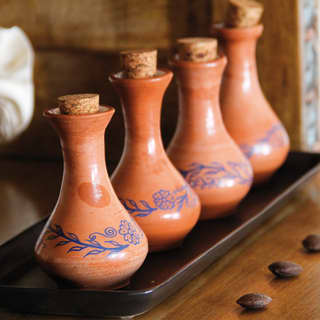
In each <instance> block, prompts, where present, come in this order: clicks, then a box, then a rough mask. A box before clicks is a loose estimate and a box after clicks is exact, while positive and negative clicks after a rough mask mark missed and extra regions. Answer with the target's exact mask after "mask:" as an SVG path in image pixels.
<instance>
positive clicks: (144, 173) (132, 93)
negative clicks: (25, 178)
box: [109, 70, 200, 251]
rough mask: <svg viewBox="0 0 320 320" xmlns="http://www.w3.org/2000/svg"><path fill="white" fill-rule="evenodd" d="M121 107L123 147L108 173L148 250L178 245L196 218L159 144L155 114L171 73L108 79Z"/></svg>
mask: <svg viewBox="0 0 320 320" xmlns="http://www.w3.org/2000/svg"><path fill="white" fill-rule="evenodd" d="M109 79H110V81H111V82H112V84H113V86H114V87H115V89H116V91H117V92H118V94H119V96H120V98H121V103H122V107H123V112H124V116H125V127H126V140H125V148H124V151H123V154H122V158H121V161H120V163H119V165H118V167H117V168H116V170H115V172H114V173H113V175H112V184H113V187H114V189H115V191H116V193H117V195H118V196H119V198H120V199H121V201H122V203H123V205H124V207H125V208H126V209H127V210H128V212H129V213H130V214H131V216H132V217H134V218H135V219H136V221H137V222H138V223H139V225H140V226H141V228H142V229H143V231H144V232H145V234H146V236H147V238H148V241H149V246H150V250H151V251H160V250H167V249H171V248H174V247H177V246H178V245H180V244H181V242H182V240H183V239H184V237H185V236H186V235H187V234H188V233H189V231H190V230H191V229H192V228H193V226H194V225H195V224H196V222H197V221H198V218H199V214H200V202H199V199H198V197H197V195H196V194H195V193H194V192H193V191H192V189H191V188H190V187H189V186H188V184H187V183H186V182H185V180H184V179H183V177H182V176H181V174H180V173H179V172H178V171H177V170H176V169H175V168H174V166H173V165H172V164H171V162H170V161H169V159H168V157H167V155H166V153H165V150H164V148H163V145H162V140H161V134H160V113H161V104H162V98H163V94H164V92H165V90H166V88H167V86H168V84H169V83H170V81H171V79H172V72H170V71H168V70H158V72H157V75H156V76H154V77H153V78H150V79H125V78H122V77H121V73H117V74H113V75H111V76H110V78H109Z"/></svg>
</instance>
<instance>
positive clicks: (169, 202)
mask: <svg viewBox="0 0 320 320" xmlns="http://www.w3.org/2000/svg"><path fill="white" fill-rule="evenodd" d="M152 198H153V201H154V204H155V205H156V206H157V207H158V208H159V209H161V210H170V209H172V208H174V206H175V199H174V196H173V195H172V194H171V192H170V191H168V190H163V189H161V190H159V191H158V192H155V193H154V194H153V195H152Z"/></svg>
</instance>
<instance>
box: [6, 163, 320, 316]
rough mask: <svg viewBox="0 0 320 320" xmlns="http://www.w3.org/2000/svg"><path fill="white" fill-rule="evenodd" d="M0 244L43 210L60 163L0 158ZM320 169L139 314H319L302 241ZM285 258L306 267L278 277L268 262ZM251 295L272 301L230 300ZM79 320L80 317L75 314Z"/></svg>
mask: <svg viewBox="0 0 320 320" xmlns="http://www.w3.org/2000/svg"><path fill="white" fill-rule="evenodd" d="M0 166H1V170H0V194H1V197H0V212H1V216H0V219H1V220H0V221H1V223H0V243H3V242H4V241H6V240H7V239H9V238H10V237H12V236H14V235H16V234H17V233H19V232H20V231H22V230H23V229H25V228H26V227H28V226H30V225H32V224H33V223H35V222H36V221H38V220H40V219H41V218H42V217H43V216H45V215H47V214H48V213H49V212H50V210H51V209H52V208H53V206H54V204H55V202H56V199H57V195H58V190H59V184H60V179H61V172H62V168H61V165H59V164H57V163H55V162H32V161H25V162H19V161H16V160H1V161H0ZM319 191H320V173H318V174H317V175H316V176H314V177H313V178H311V179H310V180H309V181H308V182H307V183H306V184H305V185H304V186H303V187H302V188H300V189H299V190H298V191H297V192H295V194H294V196H293V198H292V199H291V200H290V202H289V203H287V204H286V205H284V206H283V207H282V209H280V210H279V212H278V213H277V214H276V215H275V216H274V217H273V218H272V219H270V220H269V221H268V222H267V223H265V224H264V225H263V226H262V227H260V228H259V229H258V230H256V231H255V232H254V233H252V234H251V235H250V236H249V237H248V238H246V239H245V240H244V241H242V242H241V243H239V244H238V245H237V246H235V247H234V248H233V249H232V250H231V251H229V253H228V254H226V255H225V256H224V257H223V258H221V259H220V260H219V261H218V262H217V263H215V264H213V265H211V266H210V267H209V268H208V269H207V270H206V271H204V272H203V273H202V274H201V275H200V276H198V277H196V278H195V279H194V280H193V281H191V282H190V283H189V284H188V285H186V286H185V287H184V288H183V289H181V290H180V291H179V292H177V293H176V294H175V295H173V296H171V297H170V298H169V299H167V300H166V301H164V302H163V303H162V304H160V305H159V306H157V307H156V308H154V309H153V310H152V311H150V312H148V313H147V314H144V315H142V316H140V317H138V319H143V320H151V319H152V320H158V319H159V320H160V319H161V320H164V319H166V320H169V319H170V320H178V319H181V320H182V319H188V320H193V319H197V320H206V319H213V320H214V319H218V320H221V319H223V320H224V319H258V320H263V319H268V320H273V319H277V320H279V319H281V320H284V319H290V320H295V319H299V320H304V319H308V320H318V319H320V303H319V301H320V253H319V254H308V253H306V252H305V251H304V250H303V249H302V246H301V240H302V239H303V238H304V237H305V236H306V235H308V234H310V233H320V196H319ZM276 260H289V261H294V262H296V263H299V264H301V265H302V266H303V268H304V271H303V273H302V274H301V275H300V276H299V277H298V278H295V279H290V280H278V279H275V278H274V276H273V275H272V274H271V273H270V272H269V271H268V269H267V266H268V265H269V264H270V263H272V262H274V261H276ZM249 292H261V293H264V294H267V295H269V296H271V297H272V298H273V301H272V303H271V304H270V305H269V307H268V309H267V310H265V311H260V312H247V311H244V310H242V309H241V307H239V306H238V305H237V304H236V303H235V301H236V300H237V298H238V297H240V296H241V295H243V294H245V293H249ZM0 319H6V320H13V319H28V320H40V319H44V320H52V319H59V320H64V319H66V320H67V319H73V318H72V317H58V316H44V315H27V314H24V315H22V314H17V313H12V312H8V311H6V310H1V309H0ZM74 319H79V318H74Z"/></svg>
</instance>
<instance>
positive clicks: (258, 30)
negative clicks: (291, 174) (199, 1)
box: [214, 25, 289, 184]
mask: <svg viewBox="0 0 320 320" xmlns="http://www.w3.org/2000/svg"><path fill="white" fill-rule="evenodd" d="M262 31H263V26H262V25H258V26H254V27H250V28H239V29H238V28H219V27H216V28H214V32H215V33H218V35H219V37H220V38H221V39H222V42H223V47H224V51H225V53H226V55H227V57H228V65H227V68H226V71H225V73H224V76H223V81H222V88H221V108H222V115H223V120H224V123H225V125H226V128H227V130H228V132H229V133H230V135H231V136H232V137H233V139H234V140H235V141H236V142H237V144H238V145H239V146H240V148H241V150H242V151H243V152H244V154H245V155H246V156H247V158H248V159H249V160H250V162H251V165H252V168H253V172H254V183H255V184H259V183H261V182H264V181H266V180H267V179H268V178H269V177H270V176H271V175H272V174H273V173H274V172H275V171H276V170H277V169H278V168H279V167H280V166H281V165H282V164H283V162H284V161H285V159H286V157H287V154H288V151H289V138H288V135H287V133H286V130H285V128H284V127H283V125H282V124H281V122H280V120H279V119H278V117H277V116H276V114H275V112H274V111H273V110H272V108H271V106H270V105H269V103H268V101H267V100H266V98H265V96H264V94H263V92H262V90H261V87H260V83H259V80H258V74H257V67H256V56H255V55H256V43H257V40H258V38H259V37H260V36H261V34H262ZM275 72H277V71H276V70H275Z"/></svg>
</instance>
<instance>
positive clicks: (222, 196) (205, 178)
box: [167, 55, 252, 220]
mask: <svg viewBox="0 0 320 320" xmlns="http://www.w3.org/2000/svg"><path fill="white" fill-rule="evenodd" d="M172 65H173V67H174V68H175V71H176V76H177V82H178V90H179V118H178V124H177V129H176V132H175V134H174V137H173V139H172V141H171V142H170V144H169V147H168V150H167V153H168V155H169V158H170V160H171V161H172V163H173V164H174V165H175V166H176V168H178V169H179V171H180V172H181V173H182V175H183V176H184V178H185V179H186V181H187V182H188V183H189V185H190V186H191V187H192V188H193V189H194V191H195V192H196V193H197V194H198V196H199V198H200V202H201V205H202V212H201V217H200V219H203V220H205V219H215V218H220V217H223V216H226V215H229V214H231V213H232V210H233V209H234V208H235V207H236V206H237V205H238V203H239V202H240V201H241V200H242V199H243V198H244V197H245V196H246V194H247V193H248V191H249V189H250V186H251V183H252V169H251V166H250V163H249V161H248V160H247V159H246V157H245V156H244V155H243V154H242V152H241V151H240V149H239V147H238V146H237V145H236V143H235V142H234V141H233V140H232V139H231V137H230V136H229V134H228V132H227V131H226V129H225V126H224V124H223V121H222V117H221V111H220V104H219V89H220V84H221V77H222V73H223V70H224V68H225V65H226V58H225V56H223V55H221V56H220V57H219V58H217V59H216V60H214V61H211V62H201V63H200V62H189V61H180V60H178V59H174V60H173V61H172Z"/></svg>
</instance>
